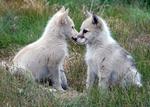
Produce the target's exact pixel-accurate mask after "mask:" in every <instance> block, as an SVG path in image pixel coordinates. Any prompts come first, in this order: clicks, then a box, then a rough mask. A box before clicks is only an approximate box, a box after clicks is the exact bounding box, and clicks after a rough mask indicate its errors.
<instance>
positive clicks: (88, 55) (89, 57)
mask: <svg viewBox="0 0 150 107" xmlns="http://www.w3.org/2000/svg"><path fill="white" fill-rule="evenodd" d="M94 54H95V50H94V49H92V48H88V49H87V51H86V54H85V61H86V63H87V64H89V63H93V61H94V57H95V55H94Z"/></svg>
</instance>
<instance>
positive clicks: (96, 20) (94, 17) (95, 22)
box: [92, 14, 99, 25]
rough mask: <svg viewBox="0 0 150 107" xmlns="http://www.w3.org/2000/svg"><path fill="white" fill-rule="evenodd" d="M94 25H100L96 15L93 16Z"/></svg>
mask: <svg viewBox="0 0 150 107" xmlns="http://www.w3.org/2000/svg"><path fill="white" fill-rule="evenodd" d="M92 23H93V24H96V25H97V24H98V23H99V20H98V16H97V15H95V14H92Z"/></svg>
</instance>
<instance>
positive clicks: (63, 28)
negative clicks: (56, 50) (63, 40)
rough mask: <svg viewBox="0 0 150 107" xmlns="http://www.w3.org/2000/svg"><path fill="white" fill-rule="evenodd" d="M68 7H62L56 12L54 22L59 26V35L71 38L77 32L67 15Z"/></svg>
mask: <svg viewBox="0 0 150 107" xmlns="http://www.w3.org/2000/svg"><path fill="white" fill-rule="evenodd" d="M68 13H69V9H66V10H65V8H64V7H62V8H61V9H60V10H59V11H58V12H57V13H56V18H55V20H56V22H57V23H56V24H57V26H58V27H59V28H60V31H59V33H60V35H63V36H65V37H68V38H71V37H73V36H75V35H77V34H78V32H77V31H76V29H75V25H74V22H73V20H72V19H71V18H70V17H69V16H68Z"/></svg>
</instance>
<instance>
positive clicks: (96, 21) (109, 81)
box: [73, 12, 142, 89]
mask: <svg viewBox="0 0 150 107" xmlns="http://www.w3.org/2000/svg"><path fill="white" fill-rule="evenodd" d="M73 39H74V40H75V41H76V42H77V43H79V44H86V54H85V61H86V64H87V67H88V68H87V80H86V88H87V89H88V88H90V87H92V85H93V83H94V81H95V78H96V77H98V79H99V87H101V88H109V87H110V86H113V85H121V86H123V87H124V86H128V85H131V84H134V85H137V86H138V87H141V86H142V84H141V76H140V74H139V73H138V71H137V69H136V67H135V64H134V61H133V58H132V57H131V56H130V54H129V53H128V52H127V51H126V50H125V49H123V48H122V47H121V46H120V45H119V44H118V43H117V42H116V41H115V40H114V39H113V38H112V37H111V34H110V30H109V28H108V26H107V23H106V22H105V21H104V20H103V19H102V18H101V17H98V16H97V15H94V14H91V13H89V12H88V18H87V19H86V20H84V21H83V23H82V25H81V31H80V32H79V34H78V36H77V37H75V38H73Z"/></svg>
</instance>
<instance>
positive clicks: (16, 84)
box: [0, 0, 150, 107]
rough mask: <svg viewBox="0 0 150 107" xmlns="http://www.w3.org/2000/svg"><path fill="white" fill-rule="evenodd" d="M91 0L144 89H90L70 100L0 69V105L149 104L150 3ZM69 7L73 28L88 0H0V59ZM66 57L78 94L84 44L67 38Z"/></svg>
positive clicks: (105, 106)
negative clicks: (129, 57) (131, 61)
mask: <svg viewBox="0 0 150 107" xmlns="http://www.w3.org/2000/svg"><path fill="white" fill-rule="evenodd" d="M145 1H147V2H142V0H141V1H140V0H105V1H104V0H94V2H93V7H92V10H93V11H94V12H95V13H96V14H98V15H100V16H102V17H103V18H105V20H106V21H107V22H108V25H109V26H110V29H111V31H112V36H113V37H114V38H115V39H116V40H117V41H118V42H119V43H120V44H121V45H122V46H123V47H124V48H126V49H127V50H128V51H129V52H130V53H131V54H132V56H133V57H134V58H135V62H136V65H137V68H138V70H139V72H140V73H141V74H142V79H143V87H142V88H141V89H137V88H135V87H130V88H129V89H121V88H120V87H116V88H114V89H113V90H111V91H105V92H104V91H102V90H99V89H98V88H97V87H94V88H93V89H92V90H91V91H90V92H87V93H86V94H84V95H83V96H78V97H76V98H74V99H72V100H62V99H57V98H55V97H53V95H52V93H50V92H49V91H45V90H43V89H42V88H41V87H40V86H39V85H38V84H36V83H34V82H32V81H31V80H29V79H27V78H23V77H13V76H11V75H10V74H9V73H7V72H6V70H4V69H0V80H1V81H0V106H36V107H37V106H39V107H41V106H42V107H43V106H44V107H47V106H49V107H52V106H54V107H56V106H60V107H99V106H102V107H120V106H123V107H149V106H150V79H149V77H150V72H149V71H150V27H149V23H150V11H149V10H150V8H149V6H150V5H149V1H148V0H145ZM62 5H64V6H65V7H68V8H70V16H71V17H72V19H73V20H74V22H75V25H76V29H77V30H79V29H80V25H81V23H82V21H83V20H84V18H85V17H84V15H83V11H84V10H85V9H88V10H90V7H91V1H88V0H61V1H59V0H47V1H46V0H43V1H42V0H26V1H22V0H15V1H11V0H0V60H1V59H5V58H6V57H9V56H11V55H14V54H15V53H16V52H17V51H18V48H21V47H23V46H25V45H27V44H28V43H31V42H33V41H35V40H37V39H38V38H39V37H40V36H41V35H42V32H43V30H44V27H45V26H46V23H47V21H48V20H49V19H50V17H51V16H52V15H53V14H54V13H55V12H56V11H57V10H58V9H59V8H60V7H61V6H62ZM69 44H70V45H69V50H70V51H69V52H70V59H69V60H68V61H67V68H66V69H67V71H68V72H67V78H68V82H69V86H70V87H72V88H73V89H75V90H77V91H78V92H83V91H84V89H85V80H86V65H85V63H84V57H83V56H84V53H85V48H84V46H79V45H76V44H74V43H71V42H69Z"/></svg>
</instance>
